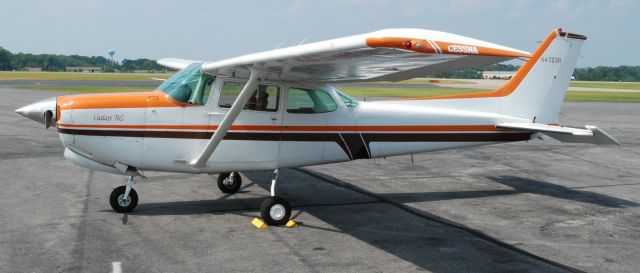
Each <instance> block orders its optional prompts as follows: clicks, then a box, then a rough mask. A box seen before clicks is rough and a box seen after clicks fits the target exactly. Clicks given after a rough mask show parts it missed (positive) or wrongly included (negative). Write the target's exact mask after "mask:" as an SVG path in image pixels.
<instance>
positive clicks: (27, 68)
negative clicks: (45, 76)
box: [22, 67, 42, 72]
mask: <svg viewBox="0 0 640 273" xmlns="http://www.w3.org/2000/svg"><path fill="white" fill-rule="evenodd" d="M22 70H23V71H27V72H42V67H25V68H23V69H22Z"/></svg>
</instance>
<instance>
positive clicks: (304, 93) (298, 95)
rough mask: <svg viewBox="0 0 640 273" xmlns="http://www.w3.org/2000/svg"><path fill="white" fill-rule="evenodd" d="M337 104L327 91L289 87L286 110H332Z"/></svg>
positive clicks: (297, 112)
mask: <svg viewBox="0 0 640 273" xmlns="http://www.w3.org/2000/svg"><path fill="white" fill-rule="evenodd" d="M336 109H338V105H337V104H336V102H335V101H334V100H333V98H331V95H329V93H327V92H324V91H321V90H314V89H306V88H296V87H292V88H289V93H288V96H287V112H288V113H295V114H316V113H326V112H332V111H335V110H336Z"/></svg>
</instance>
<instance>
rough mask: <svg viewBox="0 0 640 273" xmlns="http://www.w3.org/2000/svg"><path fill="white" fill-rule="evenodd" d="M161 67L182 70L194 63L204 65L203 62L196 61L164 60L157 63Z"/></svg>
mask: <svg viewBox="0 0 640 273" xmlns="http://www.w3.org/2000/svg"><path fill="white" fill-rule="evenodd" d="M156 62H157V63H158V64H159V65H161V66H164V67H167V68H171V69H175V70H180V69H183V68H185V67H187V66H189V65H191V64H194V63H204V62H203V61H194V60H186V59H177V58H164V59H160V60H158V61H156Z"/></svg>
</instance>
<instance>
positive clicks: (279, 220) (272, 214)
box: [260, 169, 291, 226]
mask: <svg viewBox="0 0 640 273" xmlns="http://www.w3.org/2000/svg"><path fill="white" fill-rule="evenodd" d="M277 181H278V169H276V170H275V171H273V179H272V180H271V196H269V197H267V199H265V200H264V201H263V202H262V206H260V216H261V217H262V220H263V221H264V222H265V223H266V224H267V225H270V226H282V225H286V224H287V222H289V220H290V219H291V204H289V202H288V201H287V200H285V199H284V198H282V197H279V196H276V182H277Z"/></svg>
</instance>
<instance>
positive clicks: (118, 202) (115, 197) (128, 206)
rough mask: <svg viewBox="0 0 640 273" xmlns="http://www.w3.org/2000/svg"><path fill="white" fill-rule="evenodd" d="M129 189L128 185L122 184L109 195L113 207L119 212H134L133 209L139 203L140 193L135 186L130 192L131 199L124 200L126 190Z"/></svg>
mask: <svg viewBox="0 0 640 273" xmlns="http://www.w3.org/2000/svg"><path fill="white" fill-rule="evenodd" d="M126 190H127V187H126V186H120V187H117V188H115V189H113V191H112V192H111V196H109V203H110V204H111V208H112V209H113V210H115V211H116V212H118V213H127V212H132V211H133V209H135V208H136V206H137V205H138V193H136V190H134V189H133V188H132V189H131V191H130V192H129V198H128V199H129V201H128V202H127V201H126V200H122V197H123V196H124V192H125V191H126Z"/></svg>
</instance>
